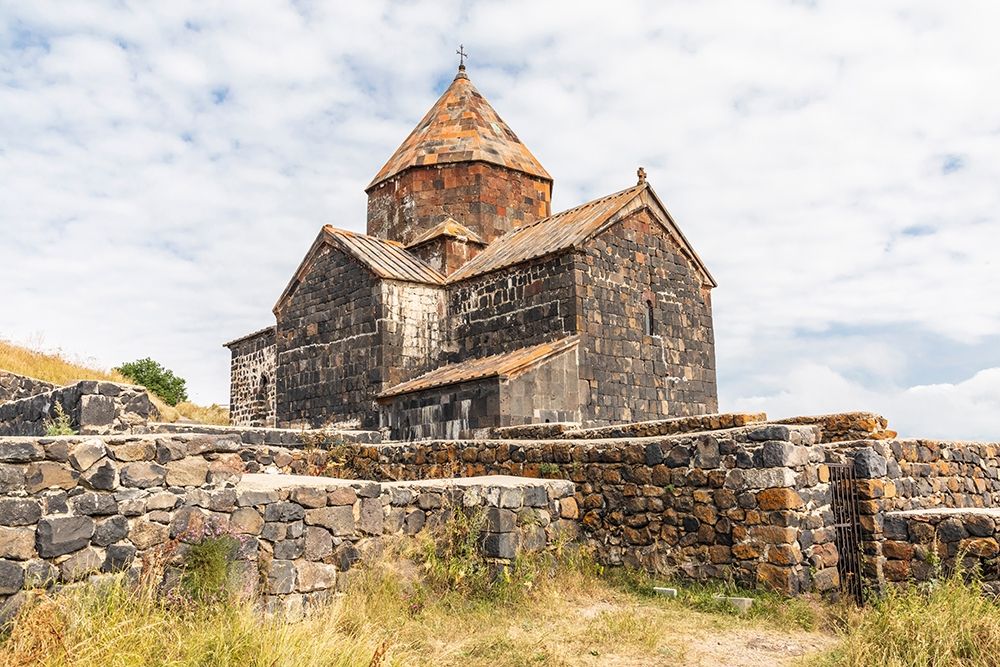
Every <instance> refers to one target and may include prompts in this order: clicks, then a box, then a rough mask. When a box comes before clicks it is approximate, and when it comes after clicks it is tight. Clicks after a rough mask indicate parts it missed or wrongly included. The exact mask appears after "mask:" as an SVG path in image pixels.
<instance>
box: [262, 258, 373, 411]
mask: <svg viewBox="0 0 1000 667" xmlns="http://www.w3.org/2000/svg"><path fill="white" fill-rule="evenodd" d="M378 282H379V281H378V280H377V279H376V278H375V276H374V275H373V274H372V273H371V272H370V271H369V270H368V269H367V268H365V267H364V266H363V265H362V264H361V263H360V262H358V261H357V260H355V259H354V258H353V257H350V256H349V255H348V254H347V253H346V252H345V251H343V250H341V249H339V248H334V247H332V246H330V245H326V246H324V247H323V248H322V249H321V250H320V251H319V252H318V253H317V254H316V256H315V257H314V258H313V261H312V264H311V266H310V267H309V268H308V270H307V271H306V272H305V274H304V275H303V276H301V278H300V282H299V284H298V285H297V286H296V287H295V289H294V291H293V292H292V293H291V294H290V295H289V296H288V297H287V299H286V300H285V301H284V302H283V303H282V305H281V308H280V309H279V310H278V311H277V312H276V313H275V315H276V317H277V334H276V341H277V351H276V359H277V389H276V416H277V419H276V423H277V425H278V426H296V427H317V426H323V425H324V424H327V423H331V422H341V421H350V420H358V421H361V422H362V424H363V425H375V424H376V423H377V422H376V415H375V413H374V411H373V409H372V406H373V400H374V397H375V394H376V393H378V391H379V390H380V389H381V387H382V383H383V378H382V373H383V368H382V363H381V359H382V344H381V337H380V335H379V331H378V315H379V307H380V306H379V300H380V296H379V286H378ZM331 388H336V391H332V390H331Z"/></svg>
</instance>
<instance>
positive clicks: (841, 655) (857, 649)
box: [814, 570, 1000, 667]
mask: <svg viewBox="0 0 1000 667" xmlns="http://www.w3.org/2000/svg"><path fill="white" fill-rule="evenodd" d="M842 622H843V626H844V627H843V635H844V636H843V640H842V642H841V644H840V646H839V647H838V648H837V649H835V650H834V651H832V652H831V653H829V654H827V655H826V656H825V658H824V659H822V660H821V661H819V662H817V663H814V664H819V665H825V666H829V667H832V666H833V665H838V666H844V667H862V666H865V667H867V666H868V665H884V666H885V667H941V666H945V665H947V666H949V667H987V666H990V667H992V666H994V665H997V664H998V660H1000V658H998V656H1000V605H998V603H997V599H996V598H995V597H992V596H987V595H984V594H983V591H982V587H981V586H980V584H979V582H978V581H976V580H975V579H974V578H972V579H971V580H969V581H967V580H966V578H965V576H964V575H963V573H962V572H961V571H960V570H959V571H957V572H955V573H953V574H951V575H949V576H947V577H945V578H943V579H939V580H937V581H935V582H933V583H932V584H930V585H926V584H925V585H921V586H915V585H911V586H904V587H899V588H891V589H890V590H888V591H887V592H886V593H885V595H883V596H882V597H881V598H877V599H874V600H873V601H872V603H871V606H870V607H869V608H867V609H865V610H864V611H857V612H855V613H853V614H849V615H847V616H845V617H844V618H843V620H842Z"/></svg>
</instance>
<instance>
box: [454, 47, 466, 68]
mask: <svg viewBox="0 0 1000 667" xmlns="http://www.w3.org/2000/svg"><path fill="white" fill-rule="evenodd" d="M455 53H457V54H458V69H465V59H466V58H468V57H469V54H468V53H466V52H465V47H464V45H462V44H459V45H458V51H455Z"/></svg>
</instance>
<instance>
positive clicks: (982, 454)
mask: <svg viewBox="0 0 1000 667" xmlns="http://www.w3.org/2000/svg"><path fill="white" fill-rule="evenodd" d="M828 452H829V454H830V456H831V458H839V459H841V460H846V461H850V462H852V464H853V467H854V473H855V475H856V476H857V478H858V479H857V482H856V493H857V497H858V506H859V512H860V515H861V516H860V528H861V540H862V560H863V566H864V572H863V575H864V577H865V579H866V580H868V581H869V582H871V583H872V584H874V585H879V584H881V582H883V581H885V579H886V572H885V570H884V566H885V563H886V553H885V552H884V543H885V541H886V535H885V530H884V528H885V521H886V516H887V514H888V513H890V512H898V511H907V510H937V509H941V508H984V507H987V508H989V507H1000V444H997V443H979V442H946V441H939V440H911V439H906V440H861V441H854V442H838V443H833V444H832V445H830V449H829V450H828Z"/></svg>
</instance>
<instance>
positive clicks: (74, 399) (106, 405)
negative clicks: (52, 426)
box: [0, 380, 153, 436]
mask: <svg viewBox="0 0 1000 667" xmlns="http://www.w3.org/2000/svg"><path fill="white" fill-rule="evenodd" d="M56 404H59V405H61V406H62V409H63V411H64V412H65V413H66V415H67V416H68V417H69V418H70V422H71V426H72V428H73V430H75V431H76V432H78V433H83V434H88V435H89V434H105V433H132V432H137V431H143V430H145V428H146V423H147V421H148V419H149V416H150V414H151V413H152V412H153V405H152V403H150V401H149V395H148V394H147V393H146V390H145V389H144V388H142V387H138V386H135V385H130V384H118V383H116V382H98V381H94V380H86V381H83V382H77V383H76V384H71V385H67V386H65V387H60V388H58V389H53V390H52V391H47V392H45V393H42V394H37V395H35V396H31V397H29V398H22V399H21V400H17V401H11V402H10V403H4V404H3V405H0V436H3V435H27V436H40V435H45V433H46V428H47V426H48V424H49V423H50V422H52V421H54V420H55V419H56V416H57V413H56Z"/></svg>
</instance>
